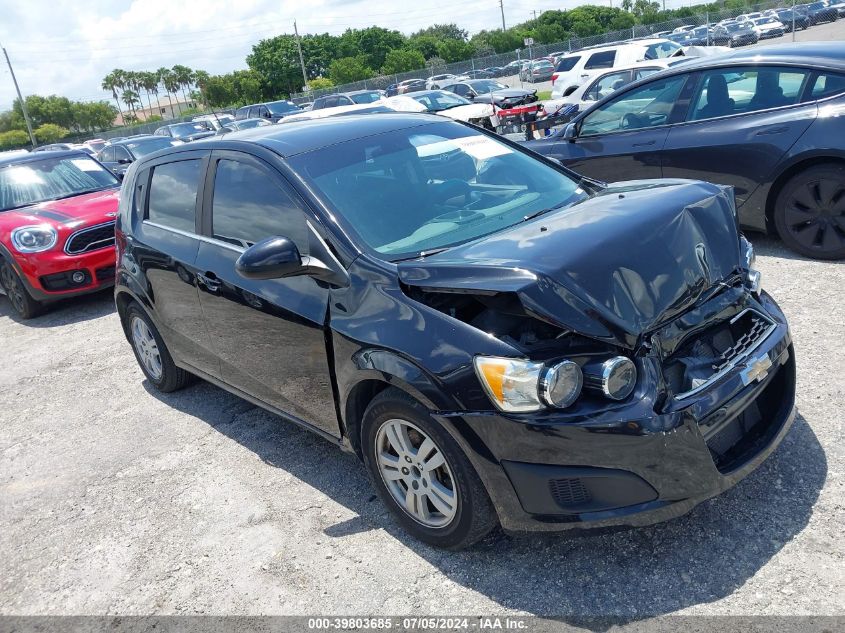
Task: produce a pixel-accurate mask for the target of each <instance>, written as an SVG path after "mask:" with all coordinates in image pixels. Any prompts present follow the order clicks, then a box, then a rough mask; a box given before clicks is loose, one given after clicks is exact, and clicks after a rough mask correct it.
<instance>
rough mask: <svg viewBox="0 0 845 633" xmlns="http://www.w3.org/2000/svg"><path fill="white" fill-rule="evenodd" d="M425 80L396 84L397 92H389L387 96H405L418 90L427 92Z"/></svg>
mask: <svg viewBox="0 0 845 633" xmlns="http://www.w3.org/2000/svg"><path fill="white" fill-rule="evenodd" d="M425 82H426V80H425V79H405V80H404V81H400V82H399V83H398V84H396V90H395V91H391V90H388V91H387V94H386V95H385V96H387V97H393V96H396V95H401V94H405V93H407V92H416V91H417V90H426V87H425Z"/></svg>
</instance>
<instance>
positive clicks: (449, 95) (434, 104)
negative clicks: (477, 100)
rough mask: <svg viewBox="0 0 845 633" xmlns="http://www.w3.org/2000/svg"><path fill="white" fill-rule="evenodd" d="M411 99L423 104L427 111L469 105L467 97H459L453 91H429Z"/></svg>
mask: <svg viewBox="0 0 845 633" xmlns="http://www.w3.org/2000/svg"><path fill="white" fill-rule="evenodd" d="M413 99H414V100H416V101H419V102H420V103H421V104H423V105H424V106H425V108H426V110H428V111H429V112H440V111H441V110H447V109H449V108H456V107H458V106H463V105H469V104H470V103H471V102H470V101H469V100H468V99H464V98H463V97H459V96H458V95H456V94H454V93H453V92H429V93H426V94H422V95H416V96H414V97H413Z"/></svg>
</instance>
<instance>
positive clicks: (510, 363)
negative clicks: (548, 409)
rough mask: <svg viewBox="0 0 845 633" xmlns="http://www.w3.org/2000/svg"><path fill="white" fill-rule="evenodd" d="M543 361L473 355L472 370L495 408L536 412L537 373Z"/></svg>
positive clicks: (538, 408) (538, 397)
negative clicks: (473, 367) (535, 361)
mask: <svg viewBox="0 0 845 633" xmlns="http://www.w3.org/2000/svg"><path fill="white" fill-rule="evenodd" d="M544 368H545V366H544V365H543V363H533V362H531V361H527V360H519V359H516V358H496V357H493V356H476V357H475V373H476V374H478V379H479V380H480V381H481V384H482V385H483V386H484V390H485V391H486V392H487V395H488V396H490V399H491V400H492V401H493V404H495V405H496V407H497V408H498V409H501V410H502V411H508V412H513V413H517V412H526V411H538V410H540V409H542V408H543V406H544V405H543V403H542V402H541V401H540V393H539V383H540V373H541V372H542V371H543V369H544Z"/></svg>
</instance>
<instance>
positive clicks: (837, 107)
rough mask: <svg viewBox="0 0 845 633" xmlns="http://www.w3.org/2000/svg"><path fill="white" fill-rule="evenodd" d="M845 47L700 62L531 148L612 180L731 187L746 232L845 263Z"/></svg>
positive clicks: (810, 46) (792, 48)
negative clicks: (673, 180)
mask: <svg viewBox="0 0 845 633" xmlns="http://www.w3.org/2000/svg"><path fill="white" fill-rule="evenodd" d="M843 110H845V43H842V42H836V43H834V42H830V43H818V42H804V43H801V44H799V45H792V44H784V45H778V46H772V47H767V48H756V49H754V50H751V51H747V52H746V51H743V52H739V51H737V52H732V53H727V54H725V55H719V56H716V57H710V58H702V59H701V60H692V61H689V62H687V63H685V64H681V65H679V66H675V67H673V68H671V69H669V70H666V71H664V72H661V73H658V74H655V75H650V76H649V77H648V78H646V79H644V80H641V81H638V82H636V83H632V84H629V85H628V86H625V87H624V88H623V89H621V90H619V91H617V92H615V93H613V94H612V95H611V96H609V97H608V98H606V99H604V100H603V101H601V102H599V103H597V104H596V105H594V106H593V107H591V108H590V109H588V110H586V111H585V112H584V113H582V114H580V115H579V116H578V117H576V118H575V119H573V121H572V123H570V124H569V126H567V127H566V128H565V129H563V130H561V131H559V132H558V133H557V134H556V135H554V136H551V137H548V138H546V139H541V140H537V141H530V142H528V146H529V147H530V148H531V149H532V150H534V151H536V152H539V153H541V154H543V155H546V156H549V157H552V158H556V159H558V160H560V161H562V162H563V163H564V164H566V165H567V166H569V167H571V168H572V169H574V170H575V171H577V172H579V173H582V174H585V175H587V176H590V177H593V178H598V179H602V180H627V179H630V178H659V177H670V178H700V179H703V180H707V181H711V182H715V183H719V184H724V185H731V186H732V187H734V190H735V192H736V199H737V206H738V211H739V219H740V223H741V224H742V225H743V226H744V227H746V228H748V229H751V230H755V231H766V232H769V233H772V234H777V235H779V236H780V237H781V239H782V240H783V242H784V243H785V244H786V245H787V246H788V247H789V248H791V249H792V250H794V251H796V252H798V253H801V254H802V255H807V256H809V257H816V258H819V259H841V258H845V144H843V143H842V139H843V138H845V118H843V117H842V116H839V113H840V112H841V111H843Z"/></svg>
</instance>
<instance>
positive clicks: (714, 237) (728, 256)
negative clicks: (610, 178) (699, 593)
mask: <svg viewBox="0 0 845 633" xmlns="http://www.w3.org/2000/svg"><path fill="white" fill-rule="evenodd" d="M753 263H754V262H753V253H752V250H751V247H750V244H749V243H748V242H747V241H746V240H745V239H744V238H743V237H741V236H740V235H739V232H738V228H737V224H736V215H735V209H734V205H733V198H732V192H731V191H730V189H726V188H719V187H716V186H713V185H707V184H704V183H696V182H689V181H674V182H668V183H667V181H661V182H660V183H657V182H638V183H621V184H618V185H616V186H612V187H608V188H606V189H604V190H603V191H602V192H601V193H600V194H598V195H596V196H593V197H592V198H590V199H589V200H585V201H584V202H582V203H579V204H577V205H575V206H573V207H571V208H568V209H566V210H565V211H562V212H560V213H557V214H549V215H548V216H541V217H539V218H537V219H535V220H532V221H529V222H525V223H524V224H521V225H517V226H516V227H514V228H512V229H510V230H507V231H503V232H500V233H496V234H493V235H492V236H489V237H487V238H482V239H481V240H477V241H475V242H473V243H470V244H466V245H462V246H458V247H455V248H452V249H449V250H447V251H445V252H443V253H440V254H436V255H432V256H430V257H429V258H427V259H425V260H416V261H412V262H403V263H401V264H400V265H399V277H400V281H401V285H402V290H403V292H404V293H405V294H406V295H407V296H408V297H410V298H411V299H413V300H415V301H417V302H419V303H422V304H425V305H426V306H428V307H430V308H433V309H435V310H437V311H439V312H440V313H442V314H445V315H448V316H449V317H451V318H452V319H455V320H457V321H460V322H462V323H464V324H467V325H469V326H471V327H472V328H473V329H475V330H479V331H481V332H484V333H486V334H487V335H488V336H490V337H494V338H495V339H497V340H498V341H500V342H503V343H506V344H507V345H508V346H509V347H510V348H512V349H513V350H514V354H513V357H511V358H502V357H488V356H485V355H484V354H483V352H481V351H479V352H478V353H477V354H476V356H475V359H474V369H475V373H476V374H477V377H478V381H479V383H480V385H481V388H482V389H481V392H482V393H483V394H484V396H485V398H486V400H487V402H488V403H492V405H493V407H492V409H493V411H494V412H495V415H494V416H493V417H494V418H496V419H498V420H499V421H500V423H499V424H498V425H497V424H492V423H491V417H490V413H486V412H485V411H484V410H485V409H490V407H485V406H483V405H481V406H479V407H478V410H474V411H462V412H455V413H454V414H447V418H448V415H455V416H459V417H460V418H461V419H462V420H463V421H464V423H465V424H466V425H467V428H469V429H471V430H472V433H473V434H476V435H477V436H478V437H480V438H481V439H482V444H483V445H484V446H486V447H489V449H490V450H491V452H492V454H493V455H494V456H495V458H496V459H497V460H498V462H499V464H500V465H501V467H502V468H503V469H504V471H505V473H506V477H507V479H508V480H509V481H510V483H511V485H512V486H513V488H514V489H515V493H516V497H517V498H518V500H519V504H520V507H519V508H517V507H516V505H515V502H514V500H513V499H510V500H508V499H507V498H499V499H496V500H495V501H496V503H497V505H503V506H507V513H509V514H510V515H511V517H512V516H513V515H514V513H516V514H517V515H518V514H519V509H520V508H521V510H522V511H524V512H526V513H528V514H529V515H532V516H533V518H532V519H530V520H528V519H526V520H525V521H524V522H521V521H520V520H519V519H514V518H511V519H508V521H509V525H508V526H506V527H509V528H511V529H523V528H526V529H528V527H529V526H530V529H537V528H538V526H537V525H534V524H533V523H534V522H537V521H539V522H540V523H546V524H550V525H554V524H558V523H560V522H561V521H573V520H577V521H591V522H595V521H598V522H599V523H601V522H603V521H606V522H609V524H614V523H618V522H620V521H621V522H623V523H628V524H638V523H648V522H653V521H656V520H662V519H664V518H668V516H673V515H676V514H680V513H683V512H685V511H687V510H688V509H689V508H691V507H692V506H693V505H695V503H697V502H698V501H700V500H702V499H704V498H707V497H709V496H713V495H714V494H718V493H719V492H721V491H722V490H724V489H725V488H727V487H729V486H730V485H733V483H735V482H736V481H738V480H739V479H740V478H741V477H743V476H744V475H745V474H747V473H748V472H750V471H751V470H753V468H754V467H756V465H757V464H759V463H760V462H761V461H762V460H763V459H764V458H765V456H766V455H768V454H769V452H771V450H773V449H774V447H775V446H776V445H777V443H778V442H779V441H780V438H782V437H783V434H784V433H785V432H786V429H787V428H788V426H789V423H790V422H791V419H792V417H791V415H792V407H793V401H794V385H795V369H794V358H793V354H792V348H791V339H790V336H789V330H788V326H787V324H786V320H785V317H784V316H783V314H782V313H781V311H780V309H779V308H778V307H777V305H776V304H775V303H774V301H773V300H772V299H771V297H769V296H768V295H766V294H765V293H764V292H761V291H760V289H759V282H760V279H759V273H757V272H756V271H754V270H753ZM573 394H574V395H573ZM477 402H478V401H476V403H477ZM634 438H636V439H634ZM477 466H478V468H479V469H481V470H483V471H487V472H485V477H493V478H496V477H497V476H498V475H497V471H495V469H494V470H490V469H489V466H488V465H487V464H486V462H484V461H483V460H482V462H480V463H478V464H477ZM499 474H500V473H499ZM632 477H633V479H632ZM561 490H563V491H564V492H565V494H564V493H561ZM619 490H629V491H630V494H628V493H625V494H621V493H620V494H617V492H618V491H619ZM567 491H568V492H567ZM573 491H580V492H579V494H575V493H574V492H573ZM614 491H616V492H614ZM581 493H583V494H581ZM620 495H621V496H620ZM626 495H627V496H626ZM669 507H671V510H670V509H668V508H669ZM661 508H663V510H660V509H661ZM652 510H654V511H655V513H654V514H650V512H651V511H652ZM608 512H610V513H612V514H613V513H615V514H614V515H613V516H610V515H607V516H603V517H601V516H599V515H598V514H594V513H605V515H606V514H607V513H608ZM641 512H645V513H646V515H648V516H651V517H652V519H653V520H652V519H649V518H647V517H646V516H644V515H641ZM617 515H618V516H617ZM623 516H624V517H626V518H624V519H620V517H623ZM549 529H554V528H553V527H549Z"/></svg>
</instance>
